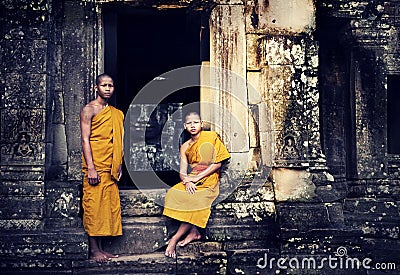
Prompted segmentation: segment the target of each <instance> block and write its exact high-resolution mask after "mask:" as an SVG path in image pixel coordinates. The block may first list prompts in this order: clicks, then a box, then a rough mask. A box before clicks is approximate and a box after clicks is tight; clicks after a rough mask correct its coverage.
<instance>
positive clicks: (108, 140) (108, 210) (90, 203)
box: [82, 106, 124, 236]
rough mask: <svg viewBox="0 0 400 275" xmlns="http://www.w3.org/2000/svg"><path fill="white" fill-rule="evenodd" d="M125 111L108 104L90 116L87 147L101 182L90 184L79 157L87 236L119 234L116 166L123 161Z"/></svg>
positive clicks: (119, 215)
mask: <svg viewBox="0 0 400 275" xmlns="http://www.w3.org/2000/svg"><path fill="white" fill-rule="evenodd" d="M123 121H124V114H123V113H122V112H121V111H120V110H118V109H116V108H114V107H112V106H107V107H106V108H104V109H103V110H102V111H101V112H100V113H98V114H97V115H95V116H94V117H93V118H92V125H91V135H90V147H91V149H92V155H93V162H94V166H95V168H96V171H97V172H98V173H99V176H100V183H99V184H97V185H95V186H92V185H90V184H89V183H88V179H87V173H88V170H87V164H86V161H85V158H84V156H82V171H83V173H84V179H83V199H82V206H83V225H84V227H85V231H86V233H87V234H88V235H89V236H119V235H122V222H121V206H120V197H119V190H118V185H117V183H116V181H117V180H118V168H119V166H120V165H121V163H122V155H123V153H122V152H123V150H122V135H123V129H124V128H123Z"/></svg>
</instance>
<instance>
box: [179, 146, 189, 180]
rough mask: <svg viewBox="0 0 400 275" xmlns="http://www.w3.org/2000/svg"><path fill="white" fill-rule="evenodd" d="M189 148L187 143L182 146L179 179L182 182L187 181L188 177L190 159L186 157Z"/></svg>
mask: <svg viewBox="0 0 400 275" xmlns="http://www.w3.org/2000/svg"><path fill="white" fill-rule="evenodd" d="M187 148H188V144H187V142H185V143H184V144H182V146H181V149H180V150H179V152H180V165H179V177H180V178H181V180H182V181H184V180H185V178H186V177H187V170H188V159H187V156H186V149H187Z"/></svg>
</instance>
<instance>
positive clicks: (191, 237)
mask: <svg viewBox="0 0 400 275" xmlns="http://www.w3.org/2000/svg"><path fill="white" fill-rule="evenodd" d="M200 238H201V235H200V233H199V231H198V230H197V229H196V228H195V227H194V228H192V229H191V230H190V232H189V234H187V236H186V238H185V239H183V240H182V241H180V242H178V245H179V246H181V247H183V246H185V245H187V244H188V243H191V242H193V241H197V240H200Z"/></svg>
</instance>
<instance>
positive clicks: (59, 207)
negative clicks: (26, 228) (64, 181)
mask: <svg viewBox="0 0 400 275" xmlns="http://www.w3.org/2000/svg"><path fill="white" fill-rule="evenodd" d="M52 205H53V206H52V209H51V213H50V217H58V216H61V217H65V218H68V217H72V216H74V215H75V214H76V213H77V212H78V211H79V209H78V208H79V207H78V206H77V204H76V199H75V198H74V195H73V194H72V193H66V192H63V193H62V194H61V195H60V196H59V197H58V198H57V199H56V200H55V202H54V203H53V204H52Z"/></svg>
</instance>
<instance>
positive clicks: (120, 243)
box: [104, 216, 167, 254]
mask: <svg viewBox="0 0 400 275" xmlns="http://www.w3.org/2000/svg"><path fill="white" fill-rule="evenodd" d="M166 224H167V223H166V221H165V218H164V217H162V216H158V217H135V218H126V217H124V218H123V221H122V230H123V232H122V234H123V235H122V236H119V237H113V238H108V239H107V241H105V242H104V249H105V250H106V251H110V252H111V253H114V254H146V253H152V252H154V251H156V250H158V249H160V248H161V247H163V246H165V244H166V241H167V225H166Z"/></svg>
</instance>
